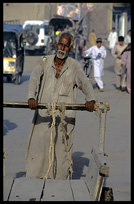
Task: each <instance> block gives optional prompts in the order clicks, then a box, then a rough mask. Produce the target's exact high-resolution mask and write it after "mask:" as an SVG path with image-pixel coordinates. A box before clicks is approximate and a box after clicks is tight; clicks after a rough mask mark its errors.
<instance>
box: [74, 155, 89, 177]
mask: <svg viewBox="0 0 134 204" xmlns="http://www.w3.org/2000/svg"><path fill="white" fill-rule="evenodd" d="M83 155H84V153H83V152H74V153H73V154H72V157H73V171H74V172H73V176H72V179H80V178H81V177H85V176H86V175H84V174H83V169H84V166H88V165H89V159H88V158H85V157H82V156H83Z"/></svg>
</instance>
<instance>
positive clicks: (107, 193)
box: [100, 187, 114, 201]
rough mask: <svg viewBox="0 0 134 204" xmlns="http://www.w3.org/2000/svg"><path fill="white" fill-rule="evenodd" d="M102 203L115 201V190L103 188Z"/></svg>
mask: <svg viewBox="0 0 134 204" xmlns="http://www.w3.org/2000/svg"><path fill="white" fill-rule="evenodd" d="M100 201H114V196H113V190H112V188H109V187H103V188H102V193H101V198H100Z"/></svg>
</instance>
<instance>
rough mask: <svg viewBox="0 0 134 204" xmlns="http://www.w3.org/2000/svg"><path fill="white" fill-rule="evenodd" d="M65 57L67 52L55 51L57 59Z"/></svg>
mask: <svg viewBox="0 0 134 204" xmlns="http://www.w3.org/2000/svg"><path fill="white" fill-rule="evenodd" d="M66 56H67V52H65V51H62V50H57V57H58V58H60V59H64V58H65V57H66Z"/></svg>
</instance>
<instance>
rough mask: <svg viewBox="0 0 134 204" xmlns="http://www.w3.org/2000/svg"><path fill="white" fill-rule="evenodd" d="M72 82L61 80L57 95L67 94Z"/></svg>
mask: <svg viewBox="0 0 134 204" xmlns="http://www.w3.org/2000/svg"><path fill="white" fill-rule="evenodd" d="M71 85H72V83H66V82H62V83H61V86H60V89H59V95H60V96H68V95H69V93H70V90H71Z"/></svg>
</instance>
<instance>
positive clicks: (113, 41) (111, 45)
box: [108, 28, 118, 53]
mask: <svg viewBox="0 0 134 204" xmlns="http://www.w3.org/2000/svg"><path fill="white" fill-rule="evenodd" d="M108 42H109V50H110V52H111V53H112V50H113V48H114V47H115V45H116V43H117V42H118V35H117V32H116V31H115V28H112V31H111V32H110V33H109V36H108Z"/></svg>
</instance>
